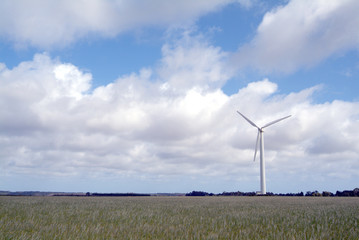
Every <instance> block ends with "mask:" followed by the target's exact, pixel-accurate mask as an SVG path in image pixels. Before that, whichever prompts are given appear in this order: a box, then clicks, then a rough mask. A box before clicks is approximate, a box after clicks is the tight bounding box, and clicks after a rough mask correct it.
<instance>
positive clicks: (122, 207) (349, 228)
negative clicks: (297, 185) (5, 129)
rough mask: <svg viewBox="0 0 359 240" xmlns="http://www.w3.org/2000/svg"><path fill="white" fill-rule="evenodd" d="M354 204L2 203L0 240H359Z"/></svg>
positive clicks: (211, 200)
mask: <svg viewBox="0 0 359 240" xmlns="http://www.w3.org/2000/svg"><path fill="white" fill-rule="evenodd" d="M358 236H359V198H339V197H338V198H324V197H0V239H358Z"/></svg>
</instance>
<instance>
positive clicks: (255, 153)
mask: <svg viewBox="0 0 359 240" xmlns="http://www.w3.org/2000/svg"><path fill="white" fill-rule="evenodd" d="M259 132H260V130H259V129H258V134H257V141H256V149H255V150H254V158H253V162H255V161H256V156H257V150H258V142H259V134H260V133H259Z"/></svg>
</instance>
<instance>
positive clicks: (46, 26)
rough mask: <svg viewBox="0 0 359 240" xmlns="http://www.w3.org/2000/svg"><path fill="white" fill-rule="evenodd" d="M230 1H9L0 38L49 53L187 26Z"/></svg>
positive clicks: (0, 18)
mask: <svg viewBox="0 0 359 240" xmlns="http://www.w3.org/2000/svg"><path fill="white" fill-rule="evenodd" d="M230 2H233V1H231V0H210V1H209V0H200V1H189V0H185V1H163V0H155V1H144V0H136V1H120V0H115V1H102V0H90V1H87V0H79V1H72V0H63V1H55V0H51V1H43V0H34V1H31V2H30V1H26V0H17V1H11V0H5V1H1V3H0V36H2V37H5V38H7V39H8V40H10V41H12V42H14V43H15V44H16V45H17V46H20V47H21V46H27V45H31V46H35V47H39V48H41V49H44V48H45V49H48V48H51V47H58V46H60V47H61V46H66V45H68V44H70V43H73V42H75V41H76V40H78V39H81V38H84V37H87V36H91V35H97V36H103V37H113V36H116V35H117V34H120V33H123V32H125V31H129V30H133V29H136V28H141V27H148V26H164V27H168V26H173V25H183V24H189V23H192V22H193V21H194V20H196V19H197V18H198V17H199V16H201V15H203V14H206V13H208V12H211V11H215V10H217V9H219V8H221V7H222V6H224V5H225V4H228V3H230ZM241 2H242V1H241ZM243 2H244V3H243V4H245V5H246V6H247V5H248V4H249V2H248V1H243Z"/></svg>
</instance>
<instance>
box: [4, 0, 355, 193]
mask: <svg viewBox="0 0 359 240" xmlns="http://www.w3.org/2000/svg"><path fill="white" fill-rule="evenodd" d="M358 11H359V2H358V1H356V0H331V1H323V0H314V1H313V0H290V1H288V0H271V1H260V0H198V1H192V0H183V1H168V0H151V1H147V0H135V1H134V0H125V1H120V0H108V1H105V0H77V1H73V0H62V1H57V0H47V1H46V0H33V1H27V0H3V1H1V2H0V190H10V191H23V190H39V191H81V192H87V191H90V192H146V193H156V192H190V191H192V190H201V191H207V192H214V193H219V192H223V191H258V190H259V189H260V185H259V161H258V159H257V160H256V161H255V162H253V154H254V147H255V141H256V134H257V130H256V129H255V128H253V127H252V126H251V125H249V124H248V123H247V122H246V121H245V120H244V119H243V118H242V117H241V116H239V115H238V114H237V112H236V111H237V110H239V111H241V112H242V113H243V114H245V115H246V116H247V117H248V118H249V119H251V120H252V121H254V122H255V123H257V124H258V125H264V124H266V123H268V122H270V121H272V120H275V119H277V118H280V117H284V116H286V115H289V114H291V115H292V117H291V118H288V119H286V120H284V121H282V122H279V123H277V124H275V125H272V126H271V127H268V128H266V131H265V139H264V142H265V143H264V144H265V150H266V151H265V158H266V170H267V171H266V174H267V191H269V192H276V193H279V192H299V191H309V190H310V191H314V190H318V191H323V190H328V191H336V190H344V189H353V188H355V187H359V185H358V177H359V171H358V169H359V135H358V133H359V94H358V90H359V57H358V50H359V29H358V25H359V15H358V14H357V13H358Z"/></svg>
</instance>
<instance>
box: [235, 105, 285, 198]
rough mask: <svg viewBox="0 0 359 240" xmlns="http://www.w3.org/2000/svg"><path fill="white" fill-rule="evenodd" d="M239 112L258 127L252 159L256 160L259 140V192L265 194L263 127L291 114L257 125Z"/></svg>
mask: <svg viewBox="0 0 359 240" xmlns="http://www.w3.org/2000/svg"><path fill="white" fill-rule="evenodd" d="M237 112H238V113H239V115H241V116H242V117H243V118H244V119H245V120H247V121H248V122H249V123H250V124H251V125H252V126H253V127H255V128H257V129H258V134H257V142H256V149H255V151H254V160H253V161H255V160H256V155H257V149H258V142H260V148H259V153H260V173H261V194H266V193H267V190H266V173H265V161H264V140H263V132H264V131H263V128H266V127H269V126H270V125H273V124H275V123H277V122H279V121H282V120H284V119H286V118H289V117H290V116H291V115H289V116H286V117H283V118H280V119H277V120H275V121H272V122H269V123H267V124H265V125H264V126H263V127H258V126H257V125H256V124H255V123H254V122H252V121H251V120H249V119H248V118H247V117H246V116H244V115H243V114H242V113H240V112H239V111H237Z"/></svg>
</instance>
